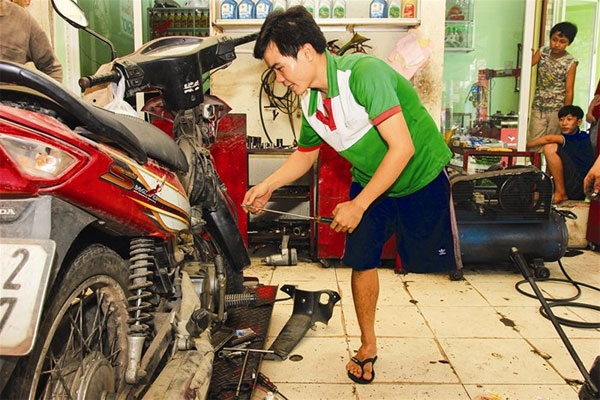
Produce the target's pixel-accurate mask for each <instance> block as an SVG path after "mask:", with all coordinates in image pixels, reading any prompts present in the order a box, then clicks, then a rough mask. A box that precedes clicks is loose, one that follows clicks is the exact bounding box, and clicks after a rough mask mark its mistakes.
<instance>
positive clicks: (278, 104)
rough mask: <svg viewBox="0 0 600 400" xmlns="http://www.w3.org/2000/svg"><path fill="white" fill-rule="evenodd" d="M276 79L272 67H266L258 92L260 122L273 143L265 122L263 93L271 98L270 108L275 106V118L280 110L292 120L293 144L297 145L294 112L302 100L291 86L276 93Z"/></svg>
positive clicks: (271, 142) (268, 138)
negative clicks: (279, 94) (282, 92)
mask: <svg viewBox="0 0 600 400" xmlns="http://www.w3.org/2000/svg"><path fill="white" fill-rule="evenodd" d="M275 79H276V74H275V71H274V70H273V69H272V68H268V69H266V70H265V71H264V72H263V74H262V76H261V85H260V92H259V94H258V108H259V115H260V123H261V125H262V128H263V132H264V133H265V136H266V137H267V140H268V141H269V143H270V144H273V140H272V139H271V136H270V135H269V132H268V131H267V126H266V124H265V120H264V116H263V103H262V97H263V93H264V94H265V95H266V96H267V98H268V99H269V105H268V107H269V108H274V111H273V112H274V113H275V114H274V118H275V117H276V116H277V111H280V112H282V113H284V114H287V115H288V118H289V121H290V127H291V129H292V135H293V137H294V142H293V145H294V146H296V144H297V140H296V129H295V127H294V120H293V116H294V113H295V112H296V111H297V110H298V109H299V108H300V101H299V98H298V96H297V95H296V94H295V93H294V92H292V91H291V90H290V89H289V88H286V92H285V93H284V94H283V95H282V96H278V95H276V94H275Z"/></svg>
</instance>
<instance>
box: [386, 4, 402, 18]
mask: <svg viewBox="0 0 600 400" xmlns="http://www.w3.org/2000/svg"><path fill="white" fill-rule="evenodd" d="M388 17H389V18H400V17H402V4H401V2H400V0H389V1H388Z"/></svg>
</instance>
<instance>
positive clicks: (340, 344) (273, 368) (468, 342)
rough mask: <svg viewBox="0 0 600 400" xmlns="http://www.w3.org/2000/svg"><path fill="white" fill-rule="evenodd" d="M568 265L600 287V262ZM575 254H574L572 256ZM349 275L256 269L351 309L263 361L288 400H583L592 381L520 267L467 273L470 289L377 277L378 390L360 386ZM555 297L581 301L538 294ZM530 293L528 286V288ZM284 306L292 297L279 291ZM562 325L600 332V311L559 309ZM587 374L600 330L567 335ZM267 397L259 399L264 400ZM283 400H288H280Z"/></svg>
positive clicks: (560, 291)
mask: <svg viewBox="0 0 600 400" xmlns="http://www.w3.org/2000/svg"><path fill="white" fill-rule="evenodd" d="M576 252H581V254H578V255H575V256H569V257H563V258H562V260H561V262H562V264H563V266H564V268H565V270H566V271H567V273H568V274H569V275H570V276H571V278H572V279H573V280H576V281H580V282H583V283H587V284H590V285H594V286H596V287H600V254H599V253H597V252H593V251H590V250H583V251H576ZM567 255H571V254H570V253H568V254H567ZM546 266H547V267H548V268H549V269H550V271H551V277H552V278H564V275H563V274H562V272H561V270H560V268H559V264H558V262H553V263H547V264H546ZM350 274H351V270H350V269H348V268H343V267H339V268H336V267H331V268H323V267H322V266H321V265H320V264H319V263H306V262H301V263H299V264H298V265H297V266H281V267H271V266H266V265H264V264H262V263H261V259H260V258H255V259H253V266H252V267H251V268H250V269H249V270H248V271H247V274H246V275H248V276H256V277H258V278H260V281H261V282H262V283H265V284H271V285H279V286H280V287H281V286H282V285H284V284H292V285H296V286H297V288H298V289H301V290H308V291H318V290H324V289H330V290H335V291H337V292H338V293H339V294H340V295H341V300H340V301H339V302H338V303H337V304H336V305H335V307H334V312H333V316H332V317H331V319H330V321H329V324H327V325H325V324H321V323H317V324H316V326H315V328H314V330H309V332H308V333H307V334H306V335H305V336H304V338H303V339H302V340H301V341H300V343H299V344H298V345H297V346H296V347H295V348H294V350H293V351H292V352H291V354H290V356H292V355H295V356H300V357H288V359H286V360H285V361H269V360H263V362H262V364H261V368H260V371H261V372H262V373H263V374H265V375H266V376H267V377H268V378H269V379H270V380H271V381H272V382H273V383H274V384H276V385H277V387H278V389H279V391H280V392H281V393H282V394H283V395H284V396H285V397H286V398H288V399H290V400H304V399H307V400H308V399H310V400H316V399H336V400H337V399H351V400H358V399H361V400H362V399H393V400H401V399H411V400H412V399H418V400H421V399H436V400H454V399H480V398H488V399H494V400H496V399H497V400H508V399H510V400H524V399H531V400H568V399H577V398H578V396H577V392H578V390H579V385H578V384H576V383H575V384H569V383H567V382H581V381H582V376H581V374H580V372H579V370H578V369H577V367H576V365H575V363H574V362H573V360H572V358H571V357H570V355H569V353H568V351H567V350H566V348H565V346H564V345H563V342H562V341H561V340H560V337H559V335H558V333H557V332H556V330H555V329H554V327H553V325H552V323H551V322H550V321H549V320H547V319H546V318H544V317H543V316H542V315H540V312H539V308H540V303H539V301H538V300H537V299H535V298H530V297H527V296H525V295H523V294H521V293H519V292H517V290H516V289H515V284H516V283H517V282H518V281H520V280H522V279H523V278H522V276H521V275H520V274H519V273H518V272H517V269H516V267H512V266H510V265H504V266H500V267H485V268H482V267H479V268H474V267H468V266H467V267H465V269H464V279H463V280H460V281H451V280H450V279H449V277H448V275H447V274H427V275H421V274H414V273H411V274H407V275H401V274H395V273H394V270H393V269H391V268H385V269H380V270H379V279H380V285H381V290H380V296H379V302H378V309H377V317H376V331H377V334H378V345H379V353H378V356H379V359H378V361H377V364H376V366H375V371H376V378H375V381H374V383H372V384H370V385H357V384H354V383H353V382H352V381H350V379H348V377H347V376H346V370H345V365H346V363H347V362H348V359H349V358H350V357H351V356H352V355H353V354H354V353H355V351H356V349H357V348H358V347H359V345H360V340H359V329H358V324H357V321H356V316H355V313H354V307H353V304H352V292H351V289H350ZM539 286H540V288H542V290H543V291H544V292H545V295H546V296H548V297H553V298H563V297H567V296H571V295H573V294H574V293H575V288H574V287H573V286H571V285H568V284H565V283H540V284H539ZM522 289H523V290H526V291H527V292H528V293H531V292H532V291H531V289H530V286H529V284H527V283H525V285H523V286H522ZM582 290H583V293H582V295H581V297H580V298H579V299H577V300H576V301H578V302H583V303H591V304H595V305H596V306H598V305H600V292H597V291H593V290H591V289H586V288H582ZM278 297H279V298H284V297H286V294H285V293H283V292H281V291H279V295H278ZM292 306H293V302H292V300H288V301H285V302H279V303H276V305H275V307H274V310H273V316H272V319H271V323H270V327H269V332H268V336H269V337H268V343H267V344H266V346H265V348H268V346H269V345H270V343H271V342H272V341H273V340H274V339H275V337H277V335H278V334H279V332H280V330H281V328H282V327H283V326H284V325H285V323H286V322H287V320H288V319H289V317H290V315H291V313H292ZM555 314H556V315H557V316H560V317H563V318H569V319H576V320H583V321H588V322H590V321H592V322H597V321H599V320H600V318H599V316H598V313H597V312H592V311H588V310H582V309H580V308H576V309H574V308H560V309H555ZM563 329H564V331H565V332H566V334H567V336H568V338H569V339H570V341H571V343H572V344H573V347H574V348H575V350H576V352H577V353H578V355H579V356H580V358H581V359H582V360H583V363H584V364H585V366H586V369H588V370H589V367H590V366H591V364H592V362H593V359H594V358H595V356H596V355H599V354H600V329H580V328H571V327H566V326H565V327H563ZM263 398H264V392H261V391H260V390H256V391H255V392H254V395H253V399H254V400H259V399H261V400H262V399H263ZM277 398H283V397H277Z"/></svg>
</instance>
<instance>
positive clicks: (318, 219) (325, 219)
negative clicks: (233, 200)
mask: <svg viewBox="0 0 600 400" xmlns="http://www.w3.org/2000/svg"><path fill="white" fill-rule="evenodd" d="M242 207H244V208H249V207H251V206H249V205H246V204H242ZM255 209H256V210H259V211H266V212H270V213H273V214H280V215H287V216H289V217H296V218H302V219H310V220H314V221H316V222H318V223H320V224H331V223H332V222H333V218H332V217H321V216H319V215H317V216H316V217H311V216H308V215H302V214H294V213H290V212H285V211H277V210H271V209H270V208H261V207H255Z"/></svg>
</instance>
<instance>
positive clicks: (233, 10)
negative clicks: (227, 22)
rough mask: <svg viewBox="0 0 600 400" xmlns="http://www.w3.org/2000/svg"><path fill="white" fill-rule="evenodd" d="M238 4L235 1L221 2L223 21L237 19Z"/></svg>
mask: <svg viewBox="0 0 600 400" xmlns="http://www.w3.org/2000/svg"><path fill="white" fill-rule="evenodd" d="M237 17H238V4H237V2H236V1H235V0H222V1H221V19H237Z"/></svg>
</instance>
